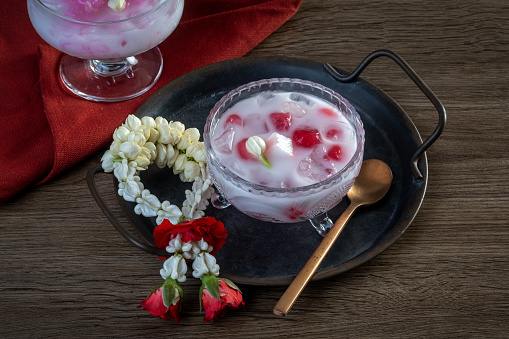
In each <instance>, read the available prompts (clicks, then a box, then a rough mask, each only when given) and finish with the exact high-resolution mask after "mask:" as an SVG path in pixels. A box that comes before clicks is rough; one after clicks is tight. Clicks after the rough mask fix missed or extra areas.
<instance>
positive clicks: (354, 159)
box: [204, 78, 364, 235]
mask: <svg viewBox="0 0 509 339" xmlns="http://www.w3.org/2000/svg"><path fill="white" fill-rule="evenodd" d="M271 93H283V94H284V95H286V94H285V93H290V98H291V97H293V98H297V99H296V101H295V102H292V100H290V101H289V105H290V106H291V105H294V106H296V107H298V108H301V107H300V106H298V105H304V104H303V103H302V102H300V100H302V97H301V96H300V95H299V94H303V95H304V96H308V98H316V99H317V100H318V101H320V100H321V101H325V102H326V103H327V104H330V105H332V106H333V107H334V108H335V109H337V110H338V111H339V112H341V114H342V115H343V116H344V118H346V121H348V123H349V125H350V127H351V128H350V129H349V131H351V133H352V136H351V137H350V139H351V143H352V144H351V145H350V146H351V154H350V155H351V157H350V158H349V160H348V161H347V162H346V164H345V165H344V167H341V168H337V170H336V171H335V172H334V173H333V174H330V175H326V178H324V179H323V180H320V181H317V182H314V183H311V184H306V185H302V186H297V187H273V185H270V186H269V185H264V184H260V183H255V182H252V181H250V180H248V179H246V176H245V175H244V174H243V170H242V169H240V170H239V168H237V165H235V164H234V163H230V162H227V161H222V160H221V156H220V153H222V152H223V151H222V150H219V151H218V147H219V146H217V145H215V144H217V143H218V142H217V140H219V138H220V137H219V134H220V133H221V132H220V131H221V128H222V127H221V126H222V125H220V124H219V123H220V121H221V122H222V121H224V120H221V117H223V115H225V117H226V118H227V120H228V119H229V120H232V119H231V118H229V116H228V115H227V114H230V113H231V111H232V109H231V108H232V107H233V106H234V105H236V104H238V103H239V102H246V100H248V99H250V98H253V97H260V98H261V99H262V100H265V99H264V98H269V99H270V98H271V96H272V94H271ZM257 100H260V99H257ZM235 107H238V106H235ZM287 107H288V106H287ZM234 109H236V108H234ZM292 114H293V113H292ZM308 114H311V113H308ZM312 120H317V119H314V118H313V119H312ZM318 120H319V119H318ZM221 124H222V123H221ZM244 124H245V122H244ZM216 130H217V131H218V132H216ZM215 132H216V133H215ZM223 139H224V138H223ZM204 143H205V150H206V156H207V162H208V166H207V169H208V172H209V174H210V176H211V177H212V179H213V182H214V186H215V188H216V190H217V194H215V195H213V197H212V204H213V205H214V206H215V207H216V208H225V207H228V206H229V205H230V204H231V205H233V206H234V207H235V208H237V209H238V210H239V211H241V212H243V213H245V214H247V215H249V216H251V217H254V218H257V219H260V220H264V221H268V222H273V223H295V222H302V221H305V220H309V221H310V222H311V224H312V225H313V226H314V227H315V228H316V230H317V231H318V232H319V233H320V234H322V235H324V234H325V233H326V232H327V230H328V229H329V228H330V227H331V226H332V225H333V223H332V221H331V220H330V219H329V218H328V216H327V213H326V212H327V211H329V210H330V209H332V208H333V207H334V206H336V205H337V204H338V203H339V202H340V201H341V200H342V198H343V197H344V196H345V195H346V193H347V192H348V190H349V189H350V187H351V186H352V185H353V182H354V180H355V178H356V177H357V175H358V174H359V171H360V168H361V165H362V160H363V154H364V128H363V125H362V121H361V119H360V117H359V115H358V113H357V112H356V110H355V108H354V107H353V106H352V105H351V104H350V103H348V101H347V100H346V99H344V98H343V97H342V96H341V95H339V94H338V93H336V92H334V91H333V90H331V89H329V88H327V87H325V86H322V85H320V84H316V83H313V82H310V81H305V80H300V79H288V78H276V79H264V80H260V81H255V82H252V83H249V84H246V85H243V86H241V87H239V88H237V89H235V90H233V91H231V92H230V93H228V94H227V95H225V96H224V97H223V98H222V99H221V100H220V101H219V102H217V103H216V105H215V106H214V108H213V109H212V110H211V112H210V114H209V116H208V118H207V122H206V125H205V129H204ZM313 152H314V151H313ZM306 159H307V158H306ZM345 161H346V160H345ZM232 164H233V165H232ZM313 166H315V164H313V163H310V167H308V168H307V169H306V168H305V169H304V170H305V171H310V173H311V172H313V171H314V170H315V169H314V168H313ZM316 166H319V164H317V165H316ZM233 167H235V168H233ZM299 167H300V164H299ZM279 168H281V167H279ZM271 170H276V171H277V170H278V169H277V168H275V167H274V168H272V169H271ZM244 172H245V171H244ZM304 175H305V176H306V175H307V174H306V173H304Z"/></svg>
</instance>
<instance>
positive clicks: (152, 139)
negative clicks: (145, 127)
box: [147, 127, 159, 143]
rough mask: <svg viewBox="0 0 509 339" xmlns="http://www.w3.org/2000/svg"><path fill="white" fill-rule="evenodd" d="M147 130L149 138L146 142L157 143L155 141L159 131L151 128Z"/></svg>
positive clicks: (157, 138)
mask: <svg viewBox="0 0 509 339" xmlns="http://www.w3.org/2000/svg"><path fill="white" fill-rule="evenodd" d="M149 130H150V136H149V137H148V138H147V141H150V142H153V143H155V142H157V140H159V131H158V130H156V129H155V128H153V127H151V128H150V129H149Z"/></svg>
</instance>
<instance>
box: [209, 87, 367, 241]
mask: <svg viewBox="0 0 509 339" xmlns="http://www.w3.org/2000/svg"><path fill="white" fill-rule="evenodd" d="M204 143H205V149H206V151H207V152H206V153H207V162H208V166H207V169H208V172H209V174H210V176H211V177H212V179H213V182H214V186H215V188H216V189H217V193H216V194H214V195H213V197H212V204H213V205H214V206H215V207H216V208H225V207H228V206H229V205H230V204H231V205H233V206H234V207H235V208H237V209H238V210H239V211H241V212H243V213H245V214H247V215H249V216H251V217H254V218H257V219H260V220H264V221H268V222H273V223H295V222H301V221H305V220H309V221H310V223H311V224H312V225H313V226H314V227H315V228H316V230H317V231H318V232H319V233H320V234H322V235H324V234H326V232H327V231H328V229H329V228H330V227H332V225H333V223H332V221H331V220H330V219H329V217H328V216H327V211H329V210H330V209H331V208H333V207H334V206H336V205H337V204H338V203H339V202H340V201H341V200H342V198H343V197H344V196H345V195H346V193H347V192H348V190H349V189H350V187H351V186H352V185H353V182H354V180H355V178H356V177H357V175H358V174H359V171H360V168H361V165H362V160H363V154H364V128H363V125H362V121H361V119H360V117H359V115H358V113H357V112H356V110H355V108H354V107H353V106H352V105H351V104H350V103H349V102H348V101H347V100H346V99H345V98H343V97H342V96H341V95H340V94H338V93H336V92H334V91H333V90H331V89H329V88H327V87H325V86H322V85H320V84H317V83H313V82H310V81H306V80H300V79H289V78H275V79H264V80H260V81H255V82H252V83H249V84H246V85H243V86H241V87H239V88H237V89H235V90H233V91H231V92H230V93H228V94H226V95H225V96H224V97H223V98H222V99H221V100H220V101H219V102H217V103H216V105H215V106H214V108H213V109H212V110H211V112H210V114H209V116H208V118H207V122H206V125H205V130H204Z"/></svg>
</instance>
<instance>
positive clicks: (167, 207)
mask: <svg viewBox="0 0 509 339" xmlns="http://www.w3.org/2000/svg"><path fill="white" fill-rule="evenodd" d="M181 216H182V211H181V210H180V208H178V207H177V206H175V205H172V204H170V202H169V201H166V200H165V201H163V203H162V204H161V209H159V210H158V211H157V219H156V224H158V225H161V223H162V222H163V220H164V219H168V220H169V221H170V222H171V223H172V224H177V223H178V221H179V219H180V217H181Z"/></svg>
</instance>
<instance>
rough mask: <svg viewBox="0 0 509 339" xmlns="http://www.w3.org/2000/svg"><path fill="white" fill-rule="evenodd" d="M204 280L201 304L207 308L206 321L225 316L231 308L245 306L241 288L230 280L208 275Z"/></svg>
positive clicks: (201, 290)
mask: <svg viewBox="0 0 509 339" xmlns="http://www.w3.org/2000/svg"><path fill="white" fill-rule="evenodd" d="M202 281H203V284H202V286H201V289H200V304H201V305H200V306H203V308H204V309H205V317H204V318H203V320H204V321H205V322H210V321H211V320H212V319H217V318H221V317H224V315H225V314H226V312H227V311H228V310H229V309H236V308H239V307H242V306H244V301H243V300H242V293H241V292H240V289H239V288H238V287H237V286H236V285H235V284H234V283H233V282H231V281H230V280H228V279H224V278H217V277H215V276H213V275H206V276H204V277H203V278H202Z"/></svg>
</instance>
